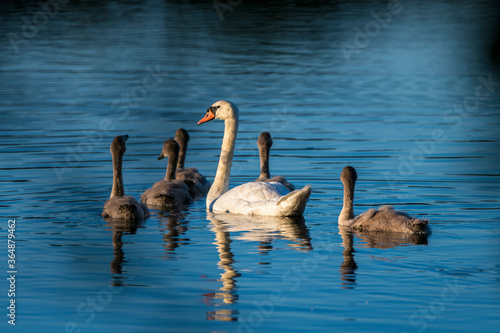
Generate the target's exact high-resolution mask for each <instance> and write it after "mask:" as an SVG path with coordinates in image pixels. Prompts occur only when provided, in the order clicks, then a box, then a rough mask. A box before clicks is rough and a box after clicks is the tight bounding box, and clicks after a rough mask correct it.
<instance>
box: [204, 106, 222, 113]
mask: <svg viewBox="0 0 500 333" xmlns="http://www.w3.org/2000/svg"><path fill="white" fill-rule="evenodd" d="M219 108H220V105H212V106H211V107H209V108H208V110H207V112H209V111H212V112H214V113H215V111H217V109H219Z"/></svg>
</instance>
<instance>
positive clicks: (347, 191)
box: [339, 182, 355, 223]
mask: <svg viewBox="0 0 500 333" xmlns="http://www.w3.org/2000/svg"><path fill="white" fill-rule="evenodd" d="M354 186H355V183H354V182H352V183H351V184H348V185H345V186H344V205H343V206H342V211H341V212H340V215H339V223H340V222H346V221H349V220H352V219H353V218H354V207H353V202H354Z"/></svg>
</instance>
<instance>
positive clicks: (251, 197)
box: [198, 101, 311, 216]
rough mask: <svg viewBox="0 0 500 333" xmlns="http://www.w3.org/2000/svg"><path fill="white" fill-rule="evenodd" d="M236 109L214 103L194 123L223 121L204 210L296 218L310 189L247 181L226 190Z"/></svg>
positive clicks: (234, 134)
mask: <svg viewBox="0 0 500 333" xmlns="http://www.w3.org/2000/svg"><path fill="white" fill-rule="evenodd" d="M238 112H239V111H238V108H237V107H236V106H235V105H234V104H233V103H231V102H228V101H218V102H216V103H214V104H213V105H212V106H210V108H209V109H208V110H207V114H206V116H205V117H204V118H203V119H201V120H200V121H199V122H198V124H202V123H204V122H207V121H210V120H212V119H221V120H224V123H225V128H224V137H223V140H222V146H221V155H220V159H219V165H218V167H217V173H216V175H215V179H214V181H213V184H212V187H211V188H210V191H209V192H208V195H207V211H209V212H221V213H234V214H246V215H268V216H297V215H302V214H303V213H304V209H305V207H306V204H307V200H308V199H309V196H310V195H311V186H310V185H307V186H305V187H304V188H302V189H300V190H295V191H292V192H290V191H289V190H288V189H287V188H286V187H285V186H284V185H283V184H281V183H277V182H270V183H264V182H251V183H246V184H243V185H240V186H237V187H235V188H233V189H232V190H230V189H229V177H230V173H231V164H232V160H233V156H234V148H235V141H236V135H237V132H238V121H239V116H238Z"/></svg>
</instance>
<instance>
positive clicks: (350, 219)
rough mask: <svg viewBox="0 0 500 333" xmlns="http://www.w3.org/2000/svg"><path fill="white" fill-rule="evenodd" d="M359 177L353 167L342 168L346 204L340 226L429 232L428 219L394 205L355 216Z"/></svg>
mask: <svg viewBox="0 0 500 333" xmlns="http://www.w3.org/2000/svg"><path fill="white" fill-rule="evenodd" d="M357 179H358V174H357V173H356V169H354V168H353V167H351V166H346V167H345V168H344V169H343V170H342V174H341V175H340V180H341V181H342V184H343V185H344V205H343V207H342V211H341V212H340V215H339V226H347V227H350V228H352V229H354V230H362V231H382V232H404V233H410V234H411V233H417V234H418V233H422V234H423V233H427V222H428V221H427V220H420V219H417V218H415V217H411V216H409V215H408V214H406V213H403V212H397V211H395V210H394V208H393V207H392V206H382V207H380V208H379V209H378V210H376V209H373V208H372V209H369V210H368V211H366V212H365V213H363V214H361V215H358V216H356V217H354V208H353V201H354V186H355V185H356V180H357Z"/></svg>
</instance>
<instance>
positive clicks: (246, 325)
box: [237, 237, 340, 333]
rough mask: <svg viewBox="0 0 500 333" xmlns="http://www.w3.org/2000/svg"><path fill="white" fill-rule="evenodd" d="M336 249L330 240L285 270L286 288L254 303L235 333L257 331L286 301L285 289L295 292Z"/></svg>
mask: <svg viewBox="0 0 500 333" xmlns="http://www.w3.org/2000/svg"><path fill="white" fill-rule="evenodd" d="M330 238H331V237H330ZM338 248H340V246H338V245H337V246H335V245H333V244H332V242H331V239H330V240H329V241H323V242H321V243H320V244H319V245H318V246H317V247H316V249H315V250H314V252H313V253H312V256H311V257H308V258H306V259H304V260H302V261H301V263H300V264H295V265H293V266H292V267H291V268H290V269H288V270H286V271H285V272H284V273H283V274H282V276H281V280H282V282H283V283H284V284H285V285H286V286H287V287H283V288H275V289H274V290H272V291H271V293H270V294H269V297H268V299H265V300H263V301H261V302H258V301H254V302H253V305H254V306H255V309H254V310H252V311H251V312H250V313H249V314H248V315H247V316H246V318H243V316H242V317H240V319H239V322H240V324H239V325H238V328H237V332H238V333H253V332H255V331H257V330H258V328H259V327H261V326H262V324H263V323H264V321H265V320H266V319H267V318H269V317H270V316H272V315H273V314H274V312H275V310H276V308H277V307H278V306H280V305H283V304H284V303H285V302H286V301H287V298H286V296H284V294H285V288H286V291H297V290H298V289H299V288H300V286H301V285H302V283H303V282H304V281H306V280H307V279H309V277H310V275H311V274H312V273H314V272H316V271H317V270H318V267H319V265H320V264H321V263H323V262H325V261H327V260H329V259H331V257H332V254H333V253H334V249H338Z"/></svg>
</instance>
